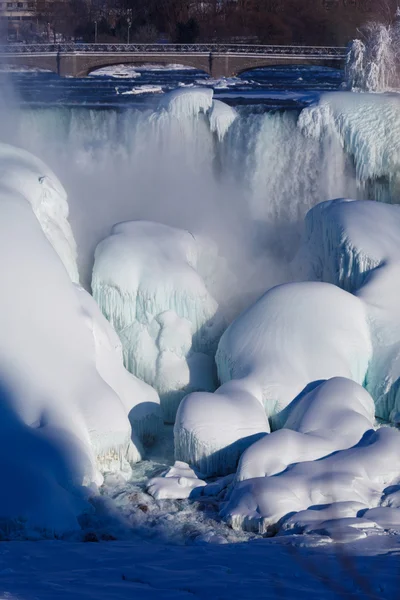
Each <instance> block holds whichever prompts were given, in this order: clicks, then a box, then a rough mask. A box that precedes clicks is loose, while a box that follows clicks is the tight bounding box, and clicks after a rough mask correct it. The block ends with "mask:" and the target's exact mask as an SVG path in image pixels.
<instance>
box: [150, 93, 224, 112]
mask: <svg viewBox="0 0 400 600" xmlns="http://www.w3.org/2000/svg"><path fill="white" fill-rule="evenodd" d="M213 94H214V92H213V90H212V89H208V88H201V87H199V88H182V87H180V88H177V89H176V90H172V92H169V93H168V94H165V95H164V96H163V97H162V98H161V100H160V108H164V109H165V110H166V111H167V112H168V113H169V114H171V115H173V116H175V117H196V116H197V115H198V114H200V113H206V112H207V111H208V110H209V109H210V108H211V106H212V103H213Z"/></svg>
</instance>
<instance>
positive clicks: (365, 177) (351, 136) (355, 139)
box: [298, 92, 400, 184]
mask: <svg viewBox="0 0 400 600" xmlns="http://www.w3.org/2000/svg"><path fill="white" fill-rule="evenodd" d="M298 127H299V128H300V131H302V133H303V134H304V135H305V136H306V137H310V138H314V139H319V140H322V139H324V138H325V139H326V138H329V137H335V138H337V139H338V140H339V142H340V144H341V145H342V146H343V148H344V150H345V152H346V154H347V155H349V156H351V157H352V159H353V161H354V168H355V171H356V178H357V181H358V182H359V183H360V184H365V183H367V182H369V181H370V180H371V181H373V180H376V179H379V178H386V179H388V178H390V179H392V178H394V179H395V180H396V181H397V175H396V174H397V172H398V171H399V169H400V153H399V141H398V140H399V131H400V99H399V98H398V96H397V95H390V96H389V95H376V94H348V93H346V92H336V93H325V94H322V95H321V97H320V99H319V101H318V102H317V103H314V104H312V105H311V106H309V107H307V108H305V109H303V111H302V112H301V113H300V116H299V119H298Z"/></svg>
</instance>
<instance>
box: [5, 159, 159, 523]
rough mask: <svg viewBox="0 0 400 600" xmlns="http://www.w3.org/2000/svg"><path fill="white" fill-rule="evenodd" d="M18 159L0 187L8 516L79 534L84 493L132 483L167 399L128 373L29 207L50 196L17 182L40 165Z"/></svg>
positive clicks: (50, 222)
mask: <svg viewBox="0 0 400 600" xmlns="http://www.w3.org/2000/svg"><path fill="white" fill-rule="evenodd" d="M10 155H12V153H11V152H8V153H7V154H6V155H5V158H4V161H2V162H1V168H2V169H4V165H7V164H9V165H10V171H9V173H10V177H9V178H8V179H7V180H6V185H3V182H1V183H0V213H1V218H0V272H1V280H2V286H3V288H2V289H3V292H4V293H3V294H2V306H1V310H0V321H1V324H0V326H1V331H2V342H1V344H0V369H1V373H2V383H1V390H0V396H1V402H0V410H1V414H2V418H1V420H0V421H1V423H0V430H1V436H0V437H1V439H2V443H1V444H0V463H1V467H2V469H3V471H2V472H3V475H4V477H5V481H6V482H7V484H6V485H5V487H4V490H3V493H2V496H1V499H0V515H1V517H2V519H4V520H5V522H6V523H8V527H11V528H13V527H16V528H20V529H24V528H25V529H27V530H30V529H34V528H40V529H41V530H43V529H44V530H46V531H49V532H51V533H57V534H61V533H63V532H65V531H66V530H71V529H79V528H80V526H79V522H78V516H79V515H80V514H82V512H85V511H87V510H90V505H89V504H88V502H87V496H88V495H89V494H90V493H93V490H92V492H91V491H90V487H84V486H90V485H91V484H92V483H93V484H100V483H101V482H102V479H103V478H102V473H105V472H118V473H119V474H120V475H122V476H124V477H129V475H130V473H131V467H130V463H132V462H135V461H138V460H140V458H141V456H142V443H141V441H143V442H144V443H147V442H151V441H152V438H153V437H154V435H155V434H156V433H157V431H156V430H157V426H158V424H159V422H160V414H159V402H158V397H157V395H156V393H155V392H154V391H153V390H152V389H151V388H149V386H147V385H146V384H144V383H143V382H139V381H138V380H136V379H135V378H134V377H133V376H132V375H130V374H129V373H127V372H126V371H125V369H124V367H123V363H122V352H121V347H120V345H119V342H118V340H117V339H116V334H115V333H114V332H113V331H112V330H111V327H110V325H109V324H108V323H107V321H106V320H105V319H104V317H103V316H102V315H101V313H100V310H99V309H98V308H97V306H96V305H95V302H94V300H93V299H92V298H91V297H90V296H89V294H87V292H86V291H84V290H83V289H81V288H79V287H78V286H76V285H75V284H73V283H72V282H71V280H70V277H69V274H68V273H67V271H66V269H65V268H64V266H63V264H62V262H61V260H60V258H59V256H57V254H56V252H55V250H54V249H53V248H52V246H51V244H50V243H49V240H48V239H46V236H45V235H44V233H43V230H42V227H41V222H40V221H39V220H38V219H37V218H36V216H35V214H34V212H33V210H32V208H34V207H33V206H32V204H31V202H35V201H36V200H38V198H40V196H37V197H35V196H34V191H35V187H34V186H32V189H31V190H30V196H29V197H27V195H28V191H29V189H28V190H27V194H26V195H25V194H24V188H23V186H24V185H27V184H26V182H25V180H22V181H21V182H20V181H19V179H18V178H17V175H16V174H17V173H20V174H21V173H23V172H24V170H25V169H27V168H28V167H27V163H28V160H29V161H30V162H29V164H30V165H32V162H33V161H31V157H30V156H29V157H26V163H25V156H24V155H23V154H22V155H19V154H18V153H15V155H12V158H13V161H11V160H10V158H9V157H10ZM18 156H21V170H18V161H17V157H18ZM14 161H15V168H14ZM33 165H34V163H33ZM32 170H33V175H32V177H33V178H35V177H36V176H37V173H36V171H35V169H34V168H33V167H32ZM41 172H42V173H43V172H44V173H46V171H41ZM11 176H14V177H15V179H12V177H11ZM45 176H46V177H47V175H45ZM3 180H4V176H3ZM24 182H25V183H24ZM18 183H21V185H20V187H18V186H17V184H18ZM28 183H29V179H28ZM39 185H40V184H39ZM13 187H15V188H17V189H16V190H13V189H12V188H13ZM51 199H52V197H51ZM50 206H52V205H51V204H50ZM61 206H62V205H61ZM56 208H57V207H56ZM40 210H43V212H42V213H41V215H45V212H44V209H43V207H40ZM55 212H56V214H57V210H55ZM52 225H54V228H55V234H58V233H59V230H58V225H57V222H56V221H53V220H51V219H49V220H48V221H46V222H45V227H47V228H50V227H51V226H52ZM53 234H54V232H52V231H50V232H49V231H48V232H47V237H48V238H50V239H52V235H53ZM129 418H130V420H131V423H132V426H133V428H132V427H131V425H130V422H129Z"/></svg>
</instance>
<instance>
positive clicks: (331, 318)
mask: <svg viewBox="0 0 400 600" xmlns="http://www.w3.org/2000/svg"><path fill="white" fill-rule="evenodd" d="M370 357H371V340H370V333H369V328H368V324H367V319H366V311H365V307H364V305H363V303H362V301H361V300H359V299H358V298H355V297H354V296H352V295H351V294H348V293H347V292H344V291H343V290H341V289H339V288H337V287H335V286H333V285H330V284H326V283H325V284H324V283H316V282H306V283H291V284H285V285H281V286H278V287H275V288H273V289H271V290H270V291H268V292H267V293H266V294H264V295H263V296H262V297H261V298H260V299H259V300H258V301H257V302H256V303H255V304H254V305H253V306H251V307H250V308H248V309H247V310H246V311H245V312H243V313H242V314H241V315H240V316H239V317H238V318H237V319H236V320H235V321H234V322H233V323H232V324H231V325H230V326H229V327H228V329H227V330H226V331H225V333H224V335H223V336H222V338H221V340H220V343H219V346H218V351H217V354H216V362H217V367H218V375H219V379H220V381H221V383H225V382H227V381H230V380H241V382H242V384H243V386H251V387H252V388H253V389H254V388H256V389H259V390H260V392H259V394H260V400H261V401H262V402H263V404H264V406H265V410H266V413H267V415H268V416H269V417H270V416H275V415H278V414H279V413H280V412H281V411H282V410H283V409H284V408H285V407H286V406H288V404H289V403H290V402H291V401H292V400H293V399H294V398H296V397H297V396H298V395H299V394H300V393H301V392H302V391H303V390H304V389H305V388H306V386H308V385H309V384H311V383H312V382H316V381H320V380H325V379H330V378H331V377H335V376H341V377H346V378H348V379H352V380H353V381H355V382H357V383H359V384H362V383H363V381H364V378H365V374H366V372H367V368H368V363H369V360H370ZM250 389H251V388H250ZM256 395H257V394H256ZM275 420H276V425H279V419H275Z"/></svg>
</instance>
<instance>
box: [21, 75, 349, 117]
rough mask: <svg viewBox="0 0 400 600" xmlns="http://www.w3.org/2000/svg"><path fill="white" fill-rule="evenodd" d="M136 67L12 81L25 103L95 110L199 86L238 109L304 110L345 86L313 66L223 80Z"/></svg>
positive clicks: (27, 77) (141, 103) (22, 77)
mask: <svg viewBox="0 0 400 600" xmlns="http://www.w3.org/2000/svg"><path fill="white" fill-rule="evenodd" d="M132 69H133V67H132V66H131V67H129V68H128V69H125V71H124V68H123V66H120V68H116V70H117V71H119V72H120V73H122V74H123V75H124V74H126V75H125V76H124V77H115V76H111V75H110V74H106V75H102V76H94V75H91V76H89V77H85V78H81V79H75V78H64V77H59V76H57V75H56V74H54V73H50V72H48V73H43V72H39V73H36V72H13V73H10V75H9V77H10V79H11V81H12V82H13V86H14V89H15V91H16V94H17V97H18V98H19V99H20V100H21V101H22V103H27V104H30V105H43V104H45V105H58V106H71V105H80V106H85V105H87V106H90V107H95V106H113V107H118V106H120V107H123V106H135V105H136V106H138V105H139V106H140V105H143V104H144V103H146V104H147V103H148V102H149V100H152V99H154V100H155V99H156V98H157V97H158V96H159V95H160V93H162V92H166V91H169V90H171V89H174V88H176V87H178V86H182V87H184V86H190V87H191V86H197V85H208V86H210V87H212V88H213V89H214V95H215V97H216V98H219V99H221V100H224V101H225V102H227V103H229V104H234V105H237V104H260V105H265V106H266V107H280V106H281V107H290V106H296V105H297V106H303V105H305V104H308V103H309V101H310V100H312V99H313V97H314V96H313V94H314V93H315V92H320V91H324V90H335V89H339V88H340V87H341V86H342V84H343V72H342V71H340V70H336V69H329V68H324V67H310V66H306V67H302V66H287V67H268V68H263V69H255V70H253V71H248V72H246V73H242V74H241V75H240V76H239V77H233V78H228V79H219V80H215V79H210V78H209V76H208V75H207V74H206V73H204V72H202V71H198V70H196V69H191V70H189V69H179V68H178V67H174V68H173V69H170V70H168V69H165V68H164V69H158V70H157V69H156V68H154V67H152V68H150V69H143V68H136V70H135V71H134V72H133V76H132ZM149 86H153V88H154V87H155V86H156V87H157V89H152V90H151V89H149Z"/></svg>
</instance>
